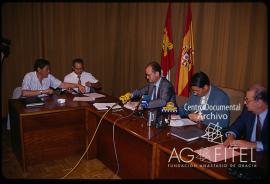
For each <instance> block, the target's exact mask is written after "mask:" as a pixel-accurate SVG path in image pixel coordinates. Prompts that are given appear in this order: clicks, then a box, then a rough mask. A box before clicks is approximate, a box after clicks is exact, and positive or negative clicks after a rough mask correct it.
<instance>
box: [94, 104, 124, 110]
mask: <svg viewBox="0 0 270 184" xmlns="http://www.w3.org/2000/svg"><path fill="white" fill-rule="evenodd" d="M113 105H115V103H94V104H93V106H94V107H95V108H96V109H97V110H107V109H109V108H110V107H112V106H113ZM121 108H122V107H121V106H120V105H116V106H115V107H113V109H121Z"/></svg>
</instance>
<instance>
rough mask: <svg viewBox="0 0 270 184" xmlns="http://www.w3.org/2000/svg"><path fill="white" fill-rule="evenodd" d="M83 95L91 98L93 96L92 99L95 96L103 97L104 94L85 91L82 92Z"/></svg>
mask: <svg viewBox="0 0 270 184" xmlns="http://www.w3.org/2000/svg"><path fill="white" fill-rule="evenodd" d="M84 96H88V97H91V98H93V99H94V100H95V99H96V98H101V97H105V95H102V94H99V93H86V94H84Z"/></svg>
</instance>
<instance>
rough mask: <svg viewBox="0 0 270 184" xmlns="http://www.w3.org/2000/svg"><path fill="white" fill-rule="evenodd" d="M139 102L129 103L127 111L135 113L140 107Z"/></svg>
mask: <svg viewBox="0 0 270 184" xmlns="http://www.w3.org/2000/svg"><path fill="white" fill-rule="evenodd" d="M138 104H139V102H130V101H129V102H127V103H126V104H125V105H124V107H125V108H127V109H130V110H132V111H134V110H135V109H136V107H137V106H138Z"/></svg>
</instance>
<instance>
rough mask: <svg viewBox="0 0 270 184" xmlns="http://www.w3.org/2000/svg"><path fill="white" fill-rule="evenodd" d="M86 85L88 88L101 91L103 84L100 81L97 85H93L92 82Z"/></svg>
mask: <svg viewBox="0 0 270 184" xmlns="http://www.w3.org/2000/svg"><path fill="white" fill-rule="evenodd" d="M85 85H86V86H87V87H93V88H95V89H100V88H101V83H100V82H99V81H98V82H96V83H91V82H90V81H88V82H86V83H85Z"/></svg>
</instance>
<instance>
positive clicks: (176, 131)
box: [170, 126, 205, 142]
mask: <svg viewBox="0 0 270 184" xmlns="http://www.w3.org/2000/svg"><path fill="white" fill-rule="evenodd" d="M170 134H171V135H172V136H175V137H177V138H180V139H182V140H185V141H187V142H190V141H193V140H196V139H199V138H200V137H201V136H203V135H204V134H205V132H204V131H203V130H201V129H199V128H197V127H195V126H190V127H186V128H177V127H172V128H171V132H170Z"/></svg>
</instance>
